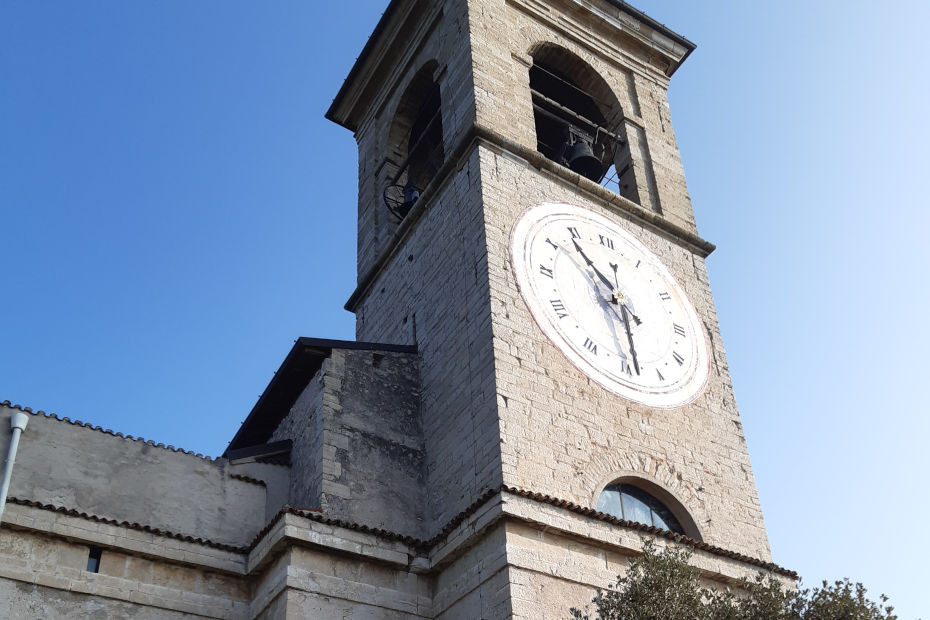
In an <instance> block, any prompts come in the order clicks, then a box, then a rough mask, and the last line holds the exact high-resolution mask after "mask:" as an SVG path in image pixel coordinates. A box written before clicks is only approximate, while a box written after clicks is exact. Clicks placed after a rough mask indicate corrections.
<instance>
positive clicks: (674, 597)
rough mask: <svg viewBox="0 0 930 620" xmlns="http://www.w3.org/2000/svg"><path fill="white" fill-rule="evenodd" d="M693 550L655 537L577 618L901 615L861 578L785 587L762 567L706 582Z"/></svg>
mask: <svg viewBox="0 0 930 620" xmlns="http://www.w3.org/2000/svg"><path fill="white" fill-rule="evenodd" d="M690 559H691V550H690V549H687V548H682V547H672V546H668V547H666V548H665V549H663V550H661V551H659V550H657V549H656V546H655V544H654V543H653V541H651V540H648V541H646V543H645V544H644V545H643V554H642V555H641V556H638V557H636V558H634V559H633V560H632V561H631V562H630V566H629V569H628V570H627V573H626V575H625V576H622V577H618V578H617V581H616V583H615V584H613V585H612V586H610V587H609V588H607V589H606V590H598V591H597V594H596V595H595V596H594V599H593V600H592V603H593V605H594V611H593V612H591V611H590V610H589V608H588V607H586V608H585V609H584V610H579V609H575V608H572V609H571V610H570V614H571V617H572V618H573V619H574V620H896V618H897V616H895V615H893V614H892V611H893V608H892V607H891V606H890V605H886V603H887V600H888V599H887V597H885V596H884V595H882V596H881V597H880V600H881V602H880V603H875V602H873V601H871V600H869V599H868V598H867V597H866V589H865V588H864V587H863V586H862V584H860V583H856V584H853V583H850V581H849V580H848V579H844V580H842V581H837V582H835V583H833V584H832V585H831V584H828V583H827V582H824V583H823V585H822V586H820V587H817V588H813V589H802V588H798V589H793V588H787V587H785V586H784V585H783V584H782V583H781V582H780V581H779V580H777V579H775V578H774V577H772V576H771V575H766V574H764V573H759V574H758V575H756V577H755V579H752V580H744V581H743V582H742V583H741V584H739V586H738V587H736V588H735V589H727V590H724V591H719V590H715V589H712V588H707V587H704V586H702V585H701V581H700V575H699V573H698V571H697V569H695V568H694V567H692V566H691V565H690V564H689V560H690ZM592 613H593V615H592Z"/></svg>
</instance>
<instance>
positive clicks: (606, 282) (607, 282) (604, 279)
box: [572, 239, 614, 290]
mask: <svg viewBox="0 0 930 620" xmlns="http://www.w3.org/2000/svg"><path fill="white" fill-rule="evenodd" d="M572 243H573V244H574V245H575V250H577V251H578V253H579V254H581V258H583V259H584V262H585V263H587V265H588V267H590V268H591V269H593V270H594V273H596V274H597V277H598V278H600V279H601V282H603V283H604V284H605V285H606V286H607V288H608V289H611V290H613V287H614V285H613V284H611V283H610V280H608V279H607V277H606V276H605V275H604V274H603V273H601V272H600V271H599V270H598V268H597V267H595V266H594V261H592V260H591V259H590V258H588V255H587V254H585V253H584V250H582V249H581V246H580V245H578V242H577V241H575V240H574V239H572Z"/></svg>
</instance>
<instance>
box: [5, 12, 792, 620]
mask: <svg viewBox="0 0 930 620" xmlns="http://www.w3.org/2000/svg"><path fill="white" fill-rule="evenodd" d="M694 48H695V46H694V44H693V43H691V42H690V41H689V40H688V39H686V38H684V37H682V36H681V35H679V34H676V33H675V32H673V31H672V30H670V29H669V28H667V27H665V26H663V25H661V24H660V23H658V22H657V21H655V20H654V19H652V18H650V17H648V16H647V15H645V14H643V13H642V12H640V11H638V10H636V9H635V8H633V7H631V6H630V5H628V4H626V3H625V2H622V1H621V0H392V1H391V2H390V4H389V6H388V8H387V10H386V11H385V12H384V15H383V16H382V18H381V20H380V22H379V23H378V25H377V26H376V28H375V31H374V32H373V34H372V35H371V37H370V39H369V40H368V43H367V44H366V45H365V47H364V49H363V50H362V52H361V55H360V56H359V58H358V60H357V61H356V63H355V65H354V67H353V68H352V70H351V72H350V73H349V75H348V77H347V78H346V80H345V83H344V84H343V86H342V88H341V89H340V90H339V92H338V94H337V95H336V97H335V100H334V101H333V103H332V106H331V107H330V108H329V111H328V113H327V118H329V119H330V120H332V121H333V122H335V123H338V124H339V125H341V126H342V127H345V128H346V129H348V130H350V131H351V132H352V133H353V134H354V137H355V139H356V141H357V143H358V149H359V158H358V160H359V171H358V254H357V263H358V272H357V287H356V289H355V291H354V293H352V295H351V297H350V298H349V299H348V301H347V302H346V308H347V309H348V310H350V311H351V312H353V313H354V314H355V316H356V340H354V341H339V340H327V339H320V338H299V339H298V340H297V341H296V343H295V345H294V347H293V348H292V349H291V351H290V353H289V354H288V355H287V357H286V358H285V359H284V361H283V362H282V364H281V367H280V369H279V370H278V371H277V373H276V374H275V376H274V378H273V379H272V380H271V382H270V383H269V384H268V386H267V388H266V389H265V390H264V393H263V394H262V396H261V397H260V399H259V400H258V402H257V403H256V405H255V406H254V408H253V409H252V411H251V413H249V414H248V417H247V418H246V420H245V422H244V423H243V424H242V426H241V427H240V428H239V430H238V432H237V433H236V434H235V436H234V437H233V438H232V439H231V441H230V443H229V446H228V448H227V449H226V451H225V452H224V453H223V455H222V456H220V457H216V458H210V457H205V456H203V455H201V454H194V453H192V452H188V451H185V450H183V449H181V448H178V447H174V446H165V445H162V444H156V443H153V442H151V441H146V440H143V439H140V438H137V437H133V436H131V435H126V434H124V433H122V432H117V431H114V430H111V429H103V428H100V427H97V426H94V425H93V424H92V423H84V422H78V421H74V420H70V419H68V418H62V417H58V416H56V415H51V414H45V413H43V412H40V411H32V410H30V409H29V408H27V407H22V406H20V405H16V404H12V403H10V402H9V401H6V402H4V403H2V405H0V451H2V453H3V455H4V458H5V459H7V460H8V466H7V468H6V470H5V471H10V466H12V478H11V479H10V481H9V492H8V497H7V498H6V503H5V506H4V509H3V512H2V518H0V600H3V601H5V603H4V605H3V606H2V608H0V616H4V614H7V615H6V616H4V617H10V618H78V617H113V618H178V619H180V618H195V617H197V618H201V617H203V618H235V619H238V618H243V619H245V618H268V619H271V618H327V619H328V618H358V619H361V618H388V619H397V620H400V619H404V620H413V619H434V618H435V619H443V620H449V619H465V620H474V619H479V618H480V619H488V620H493V619H504V618H525V619H534V620H538V619H540V618H566V617H568V615H569V614H568V610H569V608H570V607H572V606H577V607H581V606H583V605H585V604H586V603H588V602H589V601H590V599H591V597H592V595H593V594H594V592H595V590H596V588H598V587H604V586H606V585H607V584H609V583H611V582H613V581H614V580H615V578H616V576H617V575H618V574H620V573H623V572H624V570H625V569H626V567H627V565H628V562H629V559H630V558H632V557H635V556H636V555H637V554H639V553H641V551H642V548H643V544H644V541H646V540H649V539H653V540H655V541H656V544H657V545H658V546H659V547H662V546H665V545H677V546H684V547H687V548H691V549H693V551H694V554H693V557H692V563H693V564H694V566H695V567H697V568H698V569H699V570H700V571H701V573H702V575H703V577H704V578H706V579H707V580H709V581H712V582H716V583H718V584H721V585H724V584H727V583H732V582H734V581H736V580H738V579H740V578H741V577H744V576H746V577H751V576H753V575H754V574H755V573H757V572H758V571H760V570H761V571H765V572H768V573H771V574H775V575H778V576H780V577H782V578H783V579H785V580H788V581H790V580H792V579H795V578H796V575H795V574H794V573H793V572H792V571H790V570H787V569H784V568H780V567H779V566H777V565H775V564H774V563H773V562H772V556H771V551H770V549H769V543H768V537H767V534H766V529H765V523H764V521H763V516H762V510H761V508H760V505H759V498H758V493H757V491H756V485H755V481H754V478H753V473H752V468H751V466H750V461H749V454H748V451H747V447H746V441H745V438H744V436H743V432H742V425H741V422H740V416H739V412H738V410H737V406H736V403H735V401H734V396H733V389H732V385H731V379H730V373H729V368H728V366H727V361H726V355H725V352H724V346H723V342H722V340H721V337H720V330H719V326H718V322H717V315H716V311H715V308H714V301H713V297H712V295H711V290H710V285H709V282H708V277H707V270H706V267H705V259H706V258H707V256H708V255H709V254H710V253H711V252H712V251H713V249H714V246H713V245H712V244H711V243H710V242H708V241H706V240H704V239H703V238H701V237H700V236H699V234H698V230H697V226H696V223H695V219H694V213H693V210H692V206H691V201H690V198H689V195H688V189H687V186H686V183H685V176H684V171H683V169H682V164H681V158H680V155H679V151H678V147H677V144H676V140H675V134H674V131H673V129H672V124H671V117H670V112H669V105H668V98H667V89H668V84H669V80H670V78H671V77H672V75H673V74H674V73H675V72H676V71H677V70H678V68H679V67H680V66H681V64H682V63H683V62H684V61H685V59H686V58H687V57H688V55H689V54H690V53H691V52H692V51H693V50H694ZM11 429H12V430H11Z"/></svg>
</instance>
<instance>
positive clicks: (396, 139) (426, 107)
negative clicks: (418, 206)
mask: <svg viewBox="0 0 930 620" xmlns="http://www.w3.org/2000/svg"><path fill="white" fill-rule="evenodd" d="M437 66H438V65H437V63H436V61H434V60H433V61H430V62H428V63H426V64H425V65H424V66H423V67H421V68H420V70H419V71H417V73H416V75H414V77H413V78H412V79H411V81H410V84H409V85H408V86H407V89H406V90H405V91H404V94H403V96H402V97H401V100H400V103H399V105H398V107H397V112H396V114H395V116H394V120H393V122H392V124H391V129H390V132H389V135H388V154H387V158H386V164H387V165H386V166H385V172H386V173H387V175H388V177H387V183H386V186H385V187H386V188H385V190H384V202H385V205H386V206H387V207H388V209H389V210H390V212H391V213H392V214H393V215H394V216H395V217H396V218H397V219H398V220H402V219H403V218H404V217H406V216H407V214H408V213H409V212H410V209H411V208H413V205H414V203H415V202H416V201H417V199H418V198H419V196H420V193H421V192H422V191H423V190H424V189H426V187H427V186H428V185H429V183H430V181H432V180H433V177H434V176H435V175H436V173H437V172H438V171H439V168H440V167H441V166H442V163H443V161H444V159H445V152H444V151H445V149H444V147H443V132H442V109H441V102H442V99H441V96H440V91H439V84H438V83H436V81H435V80H434V79H433V74H434V73H435V71H436V69H437Z"/></svg>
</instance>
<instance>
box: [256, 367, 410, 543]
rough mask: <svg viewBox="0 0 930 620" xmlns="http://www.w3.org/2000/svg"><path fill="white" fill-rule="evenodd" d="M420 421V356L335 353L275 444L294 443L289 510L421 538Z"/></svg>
mask: <svg viewBox="0 0 930 620" xmlns="http://www.w3.org/2000/svg"><path fill="white" fill-rule="evenodd" d="M419 416H420V411H419V373H418V363H417V356H416V355H415V354H410V353H395V352H387V351H377V350H349V349H333V351H332V353H331V354H330V357H329V358H327V359H326V360H325V361H324V362H323V365H322V367H321V368H320V370H319V371H318V372H317V373H316V375H314V377H313V378H312V379H311V380H310V382H309V384H308V385H307V387H306V388H305V389H304V391H303V392H302V393H301V395H300V396H299V397H298V398H297V401H296V402H295V403H294V405H293V406H292V407H291V410H290V412H289V413H288V415H287V416H286V417H285V418H284V419H283V420H282V421H281V423H280V424H279V425H278V428H277V429H275V431H274V433H273V434H272V437H271V441H279V440H281V439H290V440H291V441H292V442H293V446H292V449H291V489H290V494H289V497H288V498H287V503H288V504H290V505H291V506H293V507H297V508H311V509H315V508H319V509H322V510H323V512H324V513H325V514H326V516H328V517H332V518H337V519H343V520H346V521H351V522H354V523H360V524H364V525H368V526H370V527H378V528H384V529H388V530H391V531H395V532H399V533H403V534H406V535H410V536H422V535H423V532H422V526H423V520H424V498H423V494H424V492H423V489H424V487H425V475H426V473H425V472H426V468H425V464H424V461H425V456H424V449H423V433H422V428H421V425H420V417H419Z"/></svg>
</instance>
